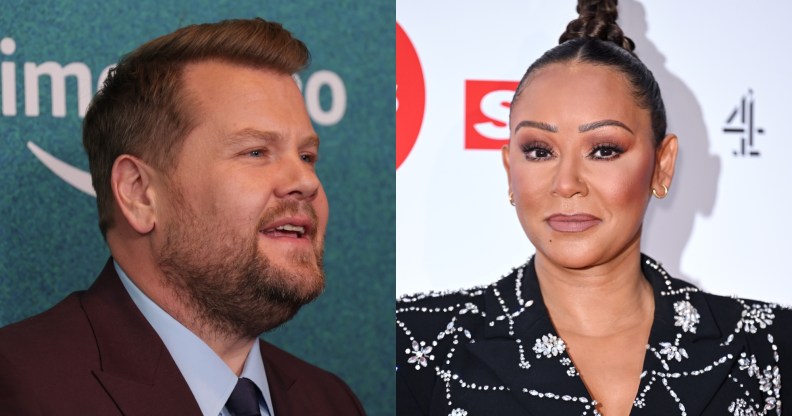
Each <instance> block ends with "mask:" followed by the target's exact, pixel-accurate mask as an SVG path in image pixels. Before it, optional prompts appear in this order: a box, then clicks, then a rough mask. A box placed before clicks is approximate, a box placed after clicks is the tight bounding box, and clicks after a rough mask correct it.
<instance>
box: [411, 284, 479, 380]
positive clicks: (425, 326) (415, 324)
mask: <svg viewBox="0 0 792 416" xmlns="http://www.w3.org/2000/svg"><path fill="white" fill-rule="evenodd" d="M488 288H489V286H478V287H474V288H470V289H460V290H448V291H431V292H426V293H417V294H412V295H404V296H401V297H400V298H398V299H397V300H396V326H397V338H398V341H402V343H403V342H406V343H407V344H408V346H409V347H410V348H411V349H413V350H415V351H416V352H417V353H418V354H420V351H421V350H426V351H427V353H428V351H431V349H432V348H436V347H437V341H441V340H443V338H445V337H446V336H455V335H457V334H455V333H454V328H457V327H460V326H458V325H455V323H456V322H457V321H459V320H465V321H471V320H477V319H483V318H484V312H483V310H484V303H485V296H486V293H487V290H488ZM462 335H463V336H465V335H467V336H469V333H468V334H462ZM457 336H458V335H457ZM423 340H433V341H434V342H432V343H431V344H430V345H426V341H423ZM413 344H415V345H413ZM413 356H415V355H413ZM413 356H411V358H412V357H413ZM416 360H417V361H411V362H410V364H415V366H416V367H418V366H421V365H423V366H426V359H425V358H423V359H422V358H421V357H420V355H419V356H418V358H416Z"/></svg>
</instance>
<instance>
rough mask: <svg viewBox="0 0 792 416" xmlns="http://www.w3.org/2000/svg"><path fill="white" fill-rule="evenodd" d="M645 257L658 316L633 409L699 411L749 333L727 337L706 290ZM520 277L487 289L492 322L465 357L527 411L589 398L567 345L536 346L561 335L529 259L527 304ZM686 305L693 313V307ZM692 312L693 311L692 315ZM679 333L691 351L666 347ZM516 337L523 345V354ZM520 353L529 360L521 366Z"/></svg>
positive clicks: (561, 408)
mask: <svg viewBox="0 0 792 416" xmlns="http://www.w3.org/2000/svg"><path fill="white" fill-rule="evenodd" d="M642 262H643V273H644V275H645V276H646V277H647V278H648V279H649V281H650V282H651V284H652V287H653V290H654V299H655V316H654V322H653V324H652V330H651V333H650V338H649V347H650V348H649V349H648V350H647V353H646V356H645V359H644V373H643V376H642V379H641V384H640V387H639V390H638V393H639V395H638V397H637V399H638V402H639V403H640V402H641V401H642V400H643V403H645V404H646V407H643V408H642V407H640V406H635V407H634V408H633V412H632V414H642V411H646V410H649V411H650V412H651V414H678V413H679V412H680V409H681V408H683V407H684V409H685V412H686V413H687V414H688V415H698V414H701V413H702V412H703V411H704V409H706V407H707V405H708V404H709V403H710V402H711V401H712V400H713V397H714V396H715V395H716V394H717V392H718V391H719V389H720V388H721V386H722V385H723V383H724V382H725V381H726V380H727V378H728V376H729V373H730V372H731V371H732V370H733V367H734V366H735V364H736V362H737V360H738V358H739V356H740V354H741V353H742V352H743V351H745V349H746V346H745V344H744V340H743V339H742V337H736V338H735V339H733V340H730V341H729V342H725V337H724V336H723V334H724V331H723V330H722V329H721V328H720V327H719V326H718V323H717V321H716V319H715V316H714V315H713V313H712V311H711V309H710V306H709V305H708V302H707V299H706V297H705V296H704V295H703V294H702V293H700V292H698V290H697V289H696V288H695V287H693V286H690V285H688V284H686V283H684V282H681V281H679V280H672V279H670V278H669V277H668V276H667V275H666V274H665V271H663V270H662V268H660V267H659V265H658V264H657V263H655V262H654V261H653V260H651V259H649V258H647V257H644V258H643V259H642ZM515 282H516V279H503V280H501V281H500V282H498V283H497V284H496V285H493V286H490V287H489V288H488V289H487V293H486V298H485V308H486V316H487V321H488V323H491V325H490V324H488V325H487V326H486V328H485V331H484V337H483V339H481V340H478V341H476V342H474V343H469V344H467V345H465V346H464V351H466V352H467V353H468V354H469V356H470V358H471V361H472V362H471V363H468V364H467V365H469V366H470V367H472V368H475V367H476V366H477V364H476V363H483V364H484V365H485V366H486V368H488V369H489V370H490V371H491V373H492V375H494V377H495V378H496V379H497V380H498V381H499V382H500V383H502V385H504V386H506V387H508V388H509V391H510V392H511V395H512V396H513V397H514V398H515V400H516V401H517V402H519V403H520V405H521V406H522V407H523V408H524V409H525V410H526V411H527V412H528V413H529V414H533V415H543V414H548V412H551V413H552V412H553V411H556V412H557V411H561V412H565V410H564V399H563V398H564V396H568V397H569V398H570V400H572V401H573V402H575V401H576V402H577V406H579V403H580V402H583V403H590V402H591V401H592V399H591V397H590V395H589V393H588V391H587V390H586V387H585V385H584V384H583V382H582V380H581V379H580V377H579V376H578V375H577V374H575V372H574V369H571V367H572V363H571V361H567V360H569V356H568V355H567V353H566V349H565V348H560V349H559V351H560V352H559V353H558V354H556V355H554V354H553V352H552V351H547V352H543V351H546V350H543V349H542V348H539V352H536V351H534V346H535V345H540V346H545V347H550V346H553V345H556V346H558V345H560V344H558V341H554V338H553V337H557V336H558V335H557V333H556V331H555V328H554V327H553V325H552V322H551V321H550V318H549V315H548V313H547V309H546V307H545V305H544V301H543V299H542V295H541V292H540V290H539V284H538V280H537V279H536V272H535V269H534V267H533V263H532V262H531V263H529V264H528V265H527V266H526V267H525V270H524V277H523V279H522V289H521V292H522V293H523V294H524V295H523V297H524V300H523V304H529V303H530V304H531V306H528V307H523V306H522V304H521V303H520V302H519V301H518V300H517V295H516V293H517V292H518V291H517V290H516V288H515V286H514V285H515ZM531 301H532V302H531ZM680 302H682V303H680ZM678 303H679V305H677V304H678ZM687 305H689V306H690V307H692V309H693V310H695V313H697V314H698V318H696V319H694V320H695V321H696V323H695V325H693V326H690V325H688V326H687V329H686V327H685V325H684V322H685V319H682V318H684V317H683V316H682V315H683V314H685V313H686V312H685V310H686V306H687ZM675 307H678V308H679V311H677V309H675ZM520 310H522V311H521V312H519V311H520ZM687 311H688V313H690V309H687ZM517 312H519V313H517ZM693 315H694V314H692V313H691V316H689V318H690V319H693V318H692V316H693ZM688 323H692V321H689V322H688ZM693 328H695V330H693ZM545 336H546V337H547V338H546V339H544V340H543V338H542V337H545ZM677 337H679V342H678V344H676V345H677V347H678V348H682V349H684V350H685V354H686V355H687V357H684V355H680V358H681V359H680V360H677V359H676V358H669V354H671V352H672V351H671V349H666V346H668V345H672V346H673V345H675V342H676V339H677ZM519 345H522V350H523V356H522V357H521V356H520V353H519ZM680 354H681V353H680ZM618 359H619V357H614V360H618ZM522 361H525V362H527V364H528V365H529V366H530V367H528V368H525V367H526V365H525V364H523V365H522V366H521V365H520V363H521V362H522ZM471 371H472V370H471ZM460 372H461V373H464V371H460ZM642 392H643V393H644V394H643V395H641V393H642ZM548 393H550V395H548ZM556 396H558V397H556ZM548 397H550V398H551V399H550V400H548ZM559 398H560V399H561V400H558V399H559ZM578 408H579V407H578ZM548 409H553V410H548Z"/></svg>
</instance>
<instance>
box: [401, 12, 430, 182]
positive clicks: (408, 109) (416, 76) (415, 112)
mask: <svg viewBox="0 0 792 416" xmlns="http://www.w3.org/2000/svg"><path fill="white" fill-rule="evenodd" d="M425 102H426V93H425V88H424V78H423V71H422V70H421V61H420V60H419V59H418V54H417V53H415V48H414V47H413V44H412V42H410V38H408V37H407V34H406V33H404V30H402V28H401V26H399V24H398V23H396V169H398V168H399V166H400V165H401V164H402V162H404V160H405V159H407V156H408V155H409V154H410V151H411V150H412V148H413V146H414V145H415V141H416V140H418V133H419V132H420V131H421V123H422V122H423V115H424V104H425Z"/></svg>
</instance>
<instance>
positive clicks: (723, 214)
mask: <svg viewBox="0 0 792 416" xmlns="http://www.w3.org/2000/svg"><path fill="white" fill-rule="evenodd" d="M728 3H730V4H731V7H727V6H724V2H722V1H719V0H699V1H696V2H691V1H683V0H665V1H636V0H621V1H620V5H619V9H620V19H619V23H620V25H621V26H622V28H623V29H624V31H625V32H626V34H627V35H628V36H629V37H631V38H632V39H633V40H634V41H635V43H636V45H637V48H636V51H637V53H638V55H639V57H641V59H642V60H643V61H644V63H646V64H647V65H648V66H649V68H650V69H651V70H652V71H653V72H654V74H655V77H656V78H657V80H658V82H659V83H660V87H661V89H662V92H663V96H664V99H665V104H666V108H667V111H668V116H669V132H674V133H676V134H677V135H678V136H679V138H680V159H679V161H678V163H677V173H676V177H675V178H674V182H673V186H672V188H671V192H670V195H669V197H668V198H666V199H663V200H656V199H652V201H651V202H650V208H649V212H648V214H647V217H646V221H645V223H644V233H643V243H642V251H644V252H645V253H647V254H649V255H650V256H652V257H654V258H655V259H656V260H658V261H660V262H662V263H663V264H664V266H665V267H666V268H667V269H668V271H669V272H670V273H671V274H672V275H674V276H676V277H680V278H682V279H685V280H688V281H691V282H693V283H695V284H698V285H699V286H700V287H702V288H703V289H705V290H707V291H710V292H713V293H719V294H724V295H730V294H737V295H739V296H742V297H748V298H756V299H762V300H767V301H776V302H779V303H783V304H790V303H792V272H790V269H789V267H788V266H787V263H788V261H789V259H790V257H792V254H790V253H788V251H789V250H788V249H789V248H790V246H791V245H790V243H789V240H788V236H789V235H790V234H792V210H791V209H790V208H792V204H790V202H792V196H791V195H792V134H791V133H792V127H791V124H790V113H789V108H790V106H789V104H788V103H789V100H790V99H792V81H790V80H789V79H788V78H789V77H790V74H792V68H790V66H792V58H791V57H790V56H789V50H790V43H789V40H788V38H789V35H788V29H787V27H788V24H787V21H786V20H787V19H788V17H789V16H790V15H792V3H788V2H781V1H775V2H770V1H763V2H753V3H750V5H748V3H744V2H739V3H738V2H728ZM735 6H739V7H735ZM574 10H575V1H574V0H565V1H552V2H550V1H546V0H500V1H490V2H474V1H469V2H459V1H446V0H443V1H441V0H435V1H432V2H423V1H418V0H398V1H397V6H396V19H397V23H398V25H399V27H400V28H401V29H403V31H404V33H405V34H406V36H407V37H408V38H409V39H410V41H411V43H412V46H413V47H414V51H415V53H416V54H417V57H418V61H419V62H420V68H421V69H420V70H417V69H416V68H417V66H416V65H417V64H416V63H415V62H413V61H412V60H411V59H410V58H409V56H408V54H405V53H403V50H409V47H408V48H405V47H404V45H405V44H404V38H402V37H400V36H399V35H398V32H397V100H398V110H397V159H399V158H398V155H399V153H400V152H401V154H402V159H403V161H401V163H399V164H398V167H397V174H396V183H397V192H396V195H397V198H396V210H397V221H396V230H397V240H396V249H397V262H396V276H397V285H396V290H397V294H399V295H400V294H404V293H412V292H417V291H426V290H432V289H457V288H461V287H468V286H473V285H479V284H487V283H490V282H492V281H494V280H495V279H497V278H499V277H500V276H501V275H502V274H504V273H506V272H508V271H509V270H510V269H511V267H512V266H516V265H518V264H521V263H522V262H524V261H525V259H527V258H528V257H529V256H530V254H531V253H533V247H532V246H531V245H530V242H529V241H528V239H527V237H526V236H525V234H524V233H523V231H522V228H521V227H520V225H519V223H518V221H517V218H516V216H515V213H514V210H513V208H512V207H511V206H510V205H509V203H508V200H507V184H506V176H505V173H504V171H503V168H502V167H501V161H500V152H499V151H497V150H486V149H476V148H475V147H482V144H484V145H485V146H486V144H487V143H492V145H491V146H489V147H496V148H499V147H500V145H499V143H497V142H493V140H492V139H491V136H498V135H503V134H506V135H507V127H505V126H504V125H503V123H501V120H506V117H505V114H507V108H506V105H507V103H502V101H503V97H504V96H505V94H507V93H505V92H500V93H499V92H497V91H498V90H503V89H508V88H506V87H504V85H506V86H508V85H510V83H512V82H516V81H518V80H519V79H520V77H521V76H522V74H523V73H524V71H525V69H526V68H527V67H528V65H529V64H530V63H531V62H533V61H534V60H535V59H536V58H537V57H539V56H540V55H541V54H542V53H543V52H544V51H545V50H547V49H549V48H550V47H552V46H554V45H556V44H557V40H558V36H559V35H560V34H561V33H562V32H563V30H564V28H565V27H566V24H567V23H568V22H569V20H571V19H572V18H574V17H575V16H576V13H575V11H574ZM416 79H422V80H423V82H424V84H425V90H424V91H421V90H420V88H419V84H420V83H419V82H417V81H416ZM471 81H507V83H506V84H503V83H500V84H498V83H488V82H471ZM466 82H467V83H468V84H467V85H468V88H467V89H466ZM512 88H513V87H512ZM481 91H484V92H487V91H494V92H493V93H492V94H489V95H487V94H484V93H482V92H481ZM482 97H485V98H484V99H483V100H482ZM421 99H425V107H424V108H423V110H424V111H422V112H420V111H417V112H416V108H418V106H419V105H420V102H421ZM507 100H508V99H507ZM743 103H744V104H745V105H744V106H743ZM751 103H753V106H751ZM482 108H483V109H482ZM743 108H744V110H743ZM406 109H409V110H406ZM408 111H412V113H410V114H408ZM735 111H736V113H735ZM416 113H417V114H418V115H416ZM466 113H468V116H467V117H466ZM421 114H422V117H420V115H421ZM729 120H731V121H730V122H729ZM419 123H420V134H418V135H417V140H415V139H416V136H415V135H414V134H413V133H412V130H417V126H418V125H419ZM476 125H477V126H478V127H476ZM725 129H731V131H727V130H725ZM741 129H742V130H743V132H740V131H738V130H741ZM470 132H473V133H476V134H471V133H470ZM477 132H480V133H477ZM481 133H483V135H482V134H481ZM504 137H505V136H504ZM466 139H467V141H466ZM743 139H744V140H745V143H746V144H745V147H744V148H743V147H742V145H741V143H742V141H743ZM751 139H752V140H753V146H751V145H750V143H749V140H751ZM412 140H415V143H414V145H412V146H411V145H410V144H411V141H412ZM466 143H467V145H466ZM407 151H409V153H407ZM751 152H757V153H758V155H751ZM743 153H744V154H743ZM405 155H406V158H405Z"/></svg>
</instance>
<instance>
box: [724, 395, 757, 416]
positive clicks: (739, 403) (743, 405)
mask: <svg viewBox="0 0 792 416" xmlns="http://www.w3.org/2000/svg"><path fill="white" fill-rule="evenodd" d="M729 412H731V414H732V415H734V416H755V415H756V409H754V408H753V407H751V406H750V405H749V404H748V403H747V402H746V401H745V399H737V400H735V401H733V402H732V403H731V404H730V405H729Z"/></svg>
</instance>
